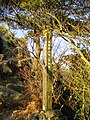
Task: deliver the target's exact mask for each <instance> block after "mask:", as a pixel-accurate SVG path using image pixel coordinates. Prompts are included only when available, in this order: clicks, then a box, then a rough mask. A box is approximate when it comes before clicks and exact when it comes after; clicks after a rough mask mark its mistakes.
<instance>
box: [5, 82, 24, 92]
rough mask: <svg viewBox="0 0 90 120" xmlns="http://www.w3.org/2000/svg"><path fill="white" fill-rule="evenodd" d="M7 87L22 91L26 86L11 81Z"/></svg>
mask: <svg viewBox="0 0 90 120" xmlns="http://www.w3.org/2000/svg"><path fill="white" fill-rule="evenodd" d="M6 87H7V88H9V89H12V90H15V91H17V92H19V93H22V92H23V91H24V86H23V85H17V84H12V83H9V84H7V85H6Z"/></svg>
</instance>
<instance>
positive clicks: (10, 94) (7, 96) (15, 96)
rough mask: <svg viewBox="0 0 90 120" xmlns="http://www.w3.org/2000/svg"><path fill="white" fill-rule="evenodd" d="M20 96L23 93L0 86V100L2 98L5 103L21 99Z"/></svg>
mask: <svg viewBox="0 0 90 120" xmlns="http://www.w3.org/2000/svg"><path fill="white" fill-rule="evenodd" d="M22 96H23V95H22V94H21V93H19V92H17V91H15V90H12V89H9V88H7V87H5V86H0V100H2V101H3V102H5V103H10V102H11V103H13V102H16V101H18V100H21V99H22Z"/></svg>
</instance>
